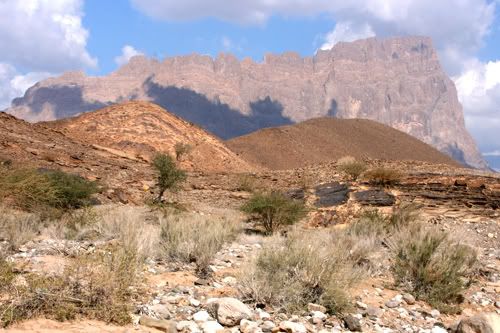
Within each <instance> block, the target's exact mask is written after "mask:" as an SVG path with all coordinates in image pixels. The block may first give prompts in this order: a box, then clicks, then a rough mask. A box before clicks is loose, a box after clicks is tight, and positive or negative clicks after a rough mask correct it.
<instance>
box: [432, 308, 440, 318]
mask: <svg viewBox="0 0 500 333" xmlns="http://www.w3.org/2000/svg"><path fill="white" fill-rule="evenodd" d="M440 315H441V313H440V312H439V311H438V310H436V309H434V310H432V311H431V316H432V318H435V319H438V318H439V316H440Z"/></svg>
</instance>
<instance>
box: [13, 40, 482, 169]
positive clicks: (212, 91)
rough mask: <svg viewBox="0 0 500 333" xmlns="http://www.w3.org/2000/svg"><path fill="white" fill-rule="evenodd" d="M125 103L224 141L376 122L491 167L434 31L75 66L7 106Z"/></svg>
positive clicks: (45, 115)
mask: <svg viewBox="0 0 500 333" xmlns="http://www.w3.org/2000/svg"><path fill="white" fill-rule="evenodd" d="M124 100H147V101H151V102H154V103H156V104H158V105H161V106H162V107H163V108H165V109H167V110H168V111H169V112H171V113H174V114H176V115H178V116H180V117H182V118H183V119H186V120H188V121H191V122H193V123H195V124H197V125H200V126H201V127H203V128H204V129H206V130H208V131H210V132H211V133H214V134H215V135H217V136H218V137H220V138H223V139H231V138H234V137H237V136H241V135H245V134H249V133H251V132H253V131H256V130H258V129H262V128H265V127H275V126H282V125H290V124H292V123H296V122H300V121H304V120H307V119H312V118H318V117H325V116H335V117H336V118H347V119H354V118H363V119H371V120H375V121H378V122H381V123H384V124H386V125H389V126H391V127H394V128H396V129H398V130H400V131H403V132H405V133H408V134H410V135H412V136H414V137H416V138H418V139H419V140H422V141H424V142H426V143H428V144H430V145H432V146H433V147H435V148H437V149H438V150H440V151H442V152H444V153H446V154H448V155H450V156H452V157H454V158H455V159H457V160H459V161H460V162H465V163H467V164H468V165H471V166H473V167H478V168H485V167H486V163H485V162H484V160H483V159H482V157H481V154H480V153H479V150H478V149H477V147H476V144H475V143H474V140H473V139H472V137H471V136H470V135H469V133H468V132H467V130H466V128H465V123H464V117H463V112H462V106H461V105H460V103H459V100H458V98H457V92H456V89H455V85H454V83H453V81H452V80H450V78H449V77H448V76H447V75H446V73H445V72H444V71H443V69H442V68H441V65H440V63H439V59H438V56H437V53H436V51H435V50H434V47H433V45H432V42H431V40H430V39H429V38H425V37H412V36H406V37H395V38H388V39H377V38H369V39H364V40H359V41H355V42H350V43H347V42H342V43H337V44H336V45H335V46H334V47H333V48H332V49H331V50H328V51H324V50H320V51H318V52H317V53H316V54H315V55H314V56H312V57H301V56H300V55H299V54H297V53H294V52H286V53H283V54H278V55H274V54H267V55H266V56H265V57H264V59H263V61H262V62H254V61H252V60H251V59H248V58H247V59H244V60H242V61H239V60H238V59H237V58H236V57H235V56H233V55H231V54H221V55H219V56H217V57H216V58H211V57H210V56H205V55H197V54H192V55H187V56H178V57H171V58H165V59H164V60H162V61H158V60H156V59H151V58H147V57H144V56H136V57H134V58H132V59H131V60H130V62H129V63H128V64H126V65H124V66H123V67H121V68H120V69H118V70H117V71H115V72H113V73H111V74H109V75H106V76H99V77H92V76H86V75H85V74H84V73H83V72H68V73H64V74H63V75H61V76H60V77H57V78H49V79H47V80H43V81H41V82H39V83H37V84H36V85H34V86H33V87H31V88H30V89H28V91H27V92H26V94H25V95H24V97H21V98H16V99H15V100H14V101H13V102H12V105H11V107H10V108H9V109H7V110H6V111H7V112H8V113H11V114H13V115H15V116H16V117H18V118H23V119H26V120H29V121H40V120H55V119H62V118H67V117H71V116H74V115H77V114H80V113H82V112H86V111H93V110H97V109H99V108H102V107H104V106H107V105H109V104H110V103H119V102H121V101H124Z"/></svg>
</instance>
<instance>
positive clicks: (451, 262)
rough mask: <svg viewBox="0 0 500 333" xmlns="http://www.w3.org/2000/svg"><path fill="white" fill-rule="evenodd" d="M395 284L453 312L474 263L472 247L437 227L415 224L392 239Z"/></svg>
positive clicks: (474, 254) (457, 309)
mask: <svg viewBox="0 0 500 333" xmlns="http://www.w3.org/2000/svg"><path fill="white" fill-rule="evenodd" d="M392 243H393V244H394V245H393V246H392V253H393V256H394V262H393V265H392V271H393V273H394V277H395V280H396V284H397V285H400V286H403V287H405V288H406V289H408V290H409V291H411V292H412V293H413V294H415V296H417V298H420V299H423V300H425V301H427V302H428V303H429V304H431V305H432V306H433V307H436V308H437V309H438V310H440V311H441V312H444V313H456V312H458V311H459V307H458V304H459V303H460V302H461V301H462V297H463V296H462V292H463V291H464V290H465V289H466V288H467V278H468V277H470V274H471V272H472V269H473V267H474V265H475V263H476V260H477V255H476V252H475V250H474V249H472V248H471V247H469V246H467V245H464V244H460V243H457V242H455V241H453V240H451V239H450V237H449V235H448V234H447V233H445V232H443V231H441V230H439V229H437V228H428V229H425V228H424V227H423V226H418V225H414V226H413V227H410V228H407V229H406V230H404V233H403V234H400V235H399V237H396V239H395V240H394V241H393V242H392Z"/></svg>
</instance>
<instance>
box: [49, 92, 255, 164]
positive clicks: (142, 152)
mask: <svg viewBox="0 0 500 333" xmlns="http://www.w3.org/2000/svg"><path fill="white" fill-rule="evenodd" d="M43 124H45V125H46V126H50V127H52V128H54V129H57V130H59V131H60V132H62V133H63V134H64V135H66V136H68V137H70V138H72V139H74V140H76V141H78V142H84V143H87V144H91V145H98V146H103V147H107V148H111V149H114V150H115V151H117V152H120V153H121V154H127V155H129V156H131V157H132V158H140V159H143V160H146V161H151V160H152V157H153V156H154V154H156V153H157V152H164V153H168V154H170V155H172V156H175V145H176V144H182V145H186V146H189V147H190V148H189V152H188V153H187V154H186V156H184V157H183V158H182V159H181V166H182V167H183V168H184V169H188V170H198V171H205V172H207V171H208V172H248V171H251V170H253V167H252V166H250V165H249V164H248V163H246V162H244V161H243V160H242V159H241V158H239V157H237V156H236V155H235V154H234V153H233V152H232V151H231V150H229V149H228V148H227V147H226V146H225V145H224V143H223V142H221V141H220V140H219V139H218V138H216V137H214V136H213V135H211V134H209V133H207V132H206V131H205V130H203V129H201V128H199V127H198V126H196V125H193V124H191V123H188V122H186V121H185V120H182V119H180V118H179V117H177V116H175V115H173V114H171V113H169V112H167V111H166V110H165V109H163V108H161V107H160V106H158V105H155V104H153V103H149V102H138V101H134V102H127V103H121V104H116V105H113V106H109V107H105V108H103V109H100V110H97V111H93V112H88V113H84V114H82V115H80V116H78V117H73V118H68V119H64V120H59V121H52V122H46V123H43Z"/></svg>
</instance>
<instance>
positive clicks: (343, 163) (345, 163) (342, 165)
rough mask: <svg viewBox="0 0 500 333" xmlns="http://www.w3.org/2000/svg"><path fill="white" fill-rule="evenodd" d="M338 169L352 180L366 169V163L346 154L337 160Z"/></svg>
mask: <svg viewBox="0 0 500 333" xmlns="http://www.w3.org/2000/svg"><path fill="white" fill-rule="evenodd" d="M337 165H338V169H339V170H340V171H341V172H343V173H345V174H346V175H347V176H349V178H351V179H352V180H357V179H358V178H359V176H361V174H362V173H363V172H365V171H366V164H365V163H364V162H362V161H357V160H356V159H355V158H354V157H350V156H346V157H343V158H341V159H339V160H338V161H337Z"/></svg>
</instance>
